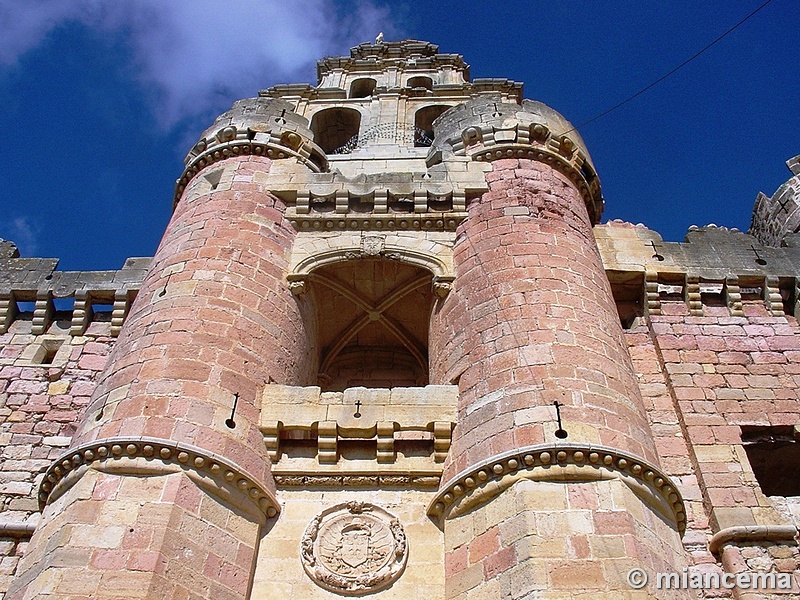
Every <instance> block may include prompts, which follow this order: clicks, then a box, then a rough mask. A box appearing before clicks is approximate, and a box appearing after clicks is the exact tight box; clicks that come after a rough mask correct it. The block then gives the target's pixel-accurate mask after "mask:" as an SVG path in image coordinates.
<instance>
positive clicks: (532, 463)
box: [428, 443, 686, 534]
mask: <svg viewBox="0 0 800 600" xmlns="http://www.w3.org/2000/svg"><path fill="white" fill-rule="evenodd" d="M568 467H569V468H573V469H574V468H576V467H577V468H579V469H582V468H586V469H604V470H606V471H611V472H615V473H617V474H619V475H620V476H622V477H630V478H632V479H633V480H635V481H636V483H637V484H639V485H641V486H643V487H645V488H647V489H649V490H650V491H651V492H653V493H655V494H657V495H658V497H660V498H661V501H662V502H663V505H664V506H665V507H669V508H670V509H671V511H672V516H673V517H674V519H675V522H676V524H677V526H678V530H679V531H680V532H681V534H683V532H684V530H685V529H686V508H685V506H684V503H683V498H682V497H681V495H680V492H679V491H678V489H677V487H676V486H675V485H674V484H673V483H672V482H671V480H670V479H669V477H668V476H667V475H665V474H664V473H663V472H662V471H661V470H660V469H659V468H658V467H655V466H653V465H651V464H650V463H648V462H647V461H645V460H644V459H642V458H640V457H638V456H635V455H633V454H629V453H627V452H623V451H620V450H617V449H614V448H607V447H605V446H591V445H580V444H572V443H564V444H557V445H539V446H530V447H528V448H523V449H520V450H516V451H513V452H507V453H504V454H501V455H498V456H494V457H492V458H489V459H487V460H485V461H482V462H481V463H479V464H477V465H475V466H474V467H471V468H470V469H468V470H466V471H463V472H462V473H460V474H458V475H457V476H456V477H454V478H453V479H451V480H450V482H449V483H447V484H446V485H444V486H443V487H441V488H440V490H439V493H438V494H436V496H435V498H434V499H433V501H432V502H431V503H430V505H429V508H428V514H429V515H430V516H431V518H433V519H434V520H435V521H437V522H439V523H440V524H441V523H442V522H443V521H444V520H445V519H446V518H447V517H448V515H449V514H450V513H451V512H452V511H453V510H457V507H458V505H459V504H460V503H461V502H462V501H464V500H465V499H466V498H468V497H470V496H475V495H480V493H481V490H482V488H484V486H486V485H487V484H489V483H490V482H499V481H501V480H503V479H505V478H507V477H517V478H521V479H531V480H553V479H554V477H552V475H550V476H548V475H546V474H545V472H544V470H552V469H566V468H568ZM551 472H552V471H551ZM570 475H571V477H572V476H574V475H575V472H574V471H573V472H572V473H570ZM594 479H597V477H592V476H590V474H589V473H588V472H587V476H586V480H587V481H591V480H594Z"/></svg>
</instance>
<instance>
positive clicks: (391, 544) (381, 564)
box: [300, 502, 408, 595]
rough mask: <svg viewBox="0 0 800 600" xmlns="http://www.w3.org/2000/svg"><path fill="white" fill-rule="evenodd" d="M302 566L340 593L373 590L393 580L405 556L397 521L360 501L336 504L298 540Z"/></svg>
mask: <svg viewBox="0 0 800 600" xmlns="http://www.w3.org/2000/svg"><path fill="white" fill-rule="evenodd" d="M300 556H301V559H302V561H303V567H304V568H305V570H306V573H307V574H308V576H309V577H311V579H313V580H314V582H315V583H317V584H318V585H320V586H322V587H324V588H326V589H328V590H331V591H334V592H339V593H340V594H348V595H358V594H365V593H368V592H374V591H376V590H379V589H381V588H384V587H386V586H387V585H389V584H390V583H392V582H393V581H395V580H396V579H397V578H398V577H400V575H401V574H402V572H403V569H404V568H405V566H406V560H407V557H408V542H407V541H406V534H405V532H404V531H403V527H402V525H400V521H399V520H398V519H397V518H396V517H395V516H393V515H391V514H389V513H388V512H386V511H385V510H383V509H382V508H379V507H377V506H375V505H374V504H367V503H364V502H348V503H346V504H338V505H336V506H333V507H331V508H329V509H327V510H324V511H323V512H321V513H320V514H319V515H317V516H316V517H314V519H313V520H312V521H311V523H309V524H308V527H306V530H305V533H303V538H302V541H301V542H300Z"/></svg>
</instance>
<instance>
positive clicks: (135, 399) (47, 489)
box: [9, 100, 317, 598]
mask: <svg viewBox="0 0 800 600" xmlns="http://www.w3.org/2000/svg"><path fill="white" fill-rule="evenodd" d="M276 104H281V105H282V104H283V103H273V104H272V105H270V103H269V102H264V101H261V100H252V101H244V102H243V103H237V107H238V108H239V109H240V110H239V111H238V112H239V113H241V114H245V115H248V114H249V115H252V114H253V113H255V112H257V113H258V114H257V115H256V116H257V117H261V119H260V120H259V119H255V121H258V123H253V122H248V123H240V122H235V121H236V117H237V116H240V117H241V114H238V115H237V114H236V113H237V111H236V110H234V111H233V113H234V114H231V113H226V115H223V117H222V118H221V119H220V120H218V122H217V125H216V126H215V127H214V128H212V130H213V131H212V130H209V132H210V133H209V132H207V133H209V136H208V137H206V136H204V139H203V140H202V141H201V143H200V144H198V146H196V147H195V151H194V154H193V155H190V157H189V166H188V167H187V172H188V173H189V176H184V178H182V179H181V180H180V182H179V188H180V192H181V194H180V200H179V202H178V203H177V206H176V209H175V213H174V215H173V217H172V220H171V222H170V224H169V226H168V227H167V230H166V233H165V235H164V238H163V240H162V242H161V245H160V247H159V249H158V251H157V253H156V255H155V257H154V259H153V262H152V265H151V270H150V273H149V275H148V277H147V278H146V280H145V281H144V283H143V285H142V289H141V291H140V293H139V295H138V297H137V299H136V301H135V303H134V306H133V308H132V310H131V314H130V316H129V319H128V321H127V323H126V325H125V327H124V328H123V331H122V333H121V335H120V338H119V341H118V343H117V345H116V346H115V348H114V351H113V353H112V356H111V357H110V361H109V366H108V368H107V369H106V371H105V373H104V374H103V376H102V379H101V381H100V384H99V386H98V388H97V391H96V393H95V394H94V396H93V400H92V404H91V405H90V407H89V408H88V410H87V412H86V414H85V416H84V421H83V423H82V424H81V425H80V427H79V429H78V432H77V434H76V436H75V437H74V438H73V444H72V447H71V449H70V451H69V452H68V453H67V454H66V455H64V457H63V459H62V460H60V461H58V462H57V463H56V464H54V465H53V466H51V468H50V469H49V470H48V472H47V474H46V478H45V479H46V480H45V483H44V484H43V486H42V493H41V495H40V500H41V501H42V503H43V504H44V503H47V507H46V508H45V512H44V516H43V523H42V526H41V527H40V530H39V531H38V532H37V534H36V536H35V537H34V539H33V542H32V544H31V546H30V549H29V552H28V554H26V556H25V562H24V563H23V565H22V567H21V569H20V570H21V577H20V578H18V579H17V583H18V588H17V589H12V591H11V592H10V593H9V598H17V597H22V594H23V591H24V590H25V587H24V586H27V587H28V593H30V590H31V589H35V590H39V589H40V587H41V586H43V585H44V586H46V588H47V590H49V592H50V593H52V594H53V596H52V597H58V598H71V597H76V596H81V597H84V596H91V597H94V598H103V597H111V596H113V597H119V596H120V595H124V596H125V597H130V598H135V597H140V598H153V597H156V596H157V595H158V596H160V597H169V598H172V597H182V596H181V594H184V593H188V594H193V593H195V590H193V588H196V587H197V586H201V587H203V589H204V591H203V593H202V594H201V595H202V596H203V597H220V598H222V597H225V598H235V597H240V598H241V597H244V596H245V595H246V594H247V590H248V587H249V585H250V578H251V575H252V572H253V569H254V561H255V554H256V550H257V548H258V543H259V535H260V528H261V526H262V525H263V524H264V523H266V521H267V519H269V518H271V517H274V516H275V515H276V514H277V511H278V505H277V501H276V499H275V495H274V490H275V485H274V481H273V478H272V475H271V473H270V462H269V459H268V457H267V452H266V447H265V445H264V442H263V435H262V434H261V432H260V431H259V429H258V425H259V419H258V417H259V411H260V404H259V403H260V398H259V392H260V390H261V389H262V388H263V386H264V385H265V384H266V383H268V382H277V383H282V384H293V385H307V384H308V383H309V382H311V381H313V379H314V378H315V377H316V373H317V366H316V361H317V355H316V352H315V351H313V349H312V347H311V344H312V343H313V342H312V341H311V340H312V337H311V336H310V335H309V334H308V331H307V329H308V328H309V327H313V323H314V316H313V315H311V314H309V315H303V314H301V313H302V312H303V304H302V302H303V301H302V300H299V299H296V298H295V297H294V296H293V295H292V293H291V292H290V291H289V288H288V286H287V285H286V281H285V275H286V266H287V262H288V257H289V253H290V250H291V245H292V241H293V239H294V236H295V231H294V229H293V228H292V227H291V226H290V225H289V223H288V221H286V220H285V219H284V211H285V205H284V203H283V201H281V200H280V199H279V198H277V197H276V196H274V195H273V194H271V193H270V192H269V190H267V189H264V186H263V181H262V180H263V178H264V177H266V175H267V174H268V173H269V172H270V169H271V168H272V167H273V165H274V162H273V159H278V158H284V157H285V156H288V155H291V154H292V153H293V152H296V151H297V150H298V149H302V137H303V134H304V133H307V129H306V131H305V132H303V131H302V128H303V127H304V124H303V122H302V121H304V120H302V119H301V118H300V117H298V116H297V115H293V116H291V115H289V113H288V112H287V111H286V107H285V106H276ZM237 107H235V109H236V108H237ZM241 109H245V110H241ZM240 120H241V119H240ZM253 120H254V119H252V118H251V119H250V121H253ZM287 123H289V127H286V124H287ZM254 128H255V129H254ZM298 130H300V133H298ZM240 134H243V135H240ZM309 135H310V134H309ZM309 135H306V136H305V137H306V138H308V137H309ZM237 136H239V137H241V138H242V139H241V140H238V142H237ZM237 144H238V145H237ZM281 144H287V146H286V147H283V146H282V145H281ZM301 168H302V167H301ZM54 540H59V542H58V543H55V542H54ZM209 540H213V541H214V543H213V544H209V543H208V542H209ZM48 567H50V570H49V572H48V574H47V576H46V577H39V575H40V574H42V573H43V571H44V570H45V569H46V568H48ZM42 589H44V588H42ZM207 594H210V596H209V595H207ZM187 597H188V596H187ZM192 597H194V596H192Z"/></svg>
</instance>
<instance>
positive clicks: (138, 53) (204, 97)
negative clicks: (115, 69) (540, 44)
mask: <svg viewBox="0 0 800 600" xmlns="http://www.w3.org/2000/svg"><path fill="white" fill-rule="evenodd" d="M353 6H354V7H356V12H355V13H351V14H349V15H346V16H343V15H339V14H337V10H336V5H335V3H334V1H333V0H234V1H226V2H221V1H218V0H169V1H165V0H139V1H137V2H122V1H119V0H111V1H105V0H27V1H26V2H19V1H17V0H0V64H6V65H9V64H13V63H14V62H15V61H16V60H17V59H18V58H19V57H20V56H21V55H22V54H24V53H25V52H27V51H29V50H31V49H33V48H35V47H36V46H38V45H39V44H41V42H42V41H43V40H44V39H45V36H46V35H47V34H48V33H49V32H51V31H52V30H53V29H54V28H56V27H58V26H59V25H61V24H63V23H66V22H70V21H72V22H79V23H82V24H84V25H85V26H87V27H90V28H92V29H94V30H97V31H102V32H120V31H122V32H125V33H126V34H127V35H128V36H129V41H130V46H131V49H132V51H133V57H132V60H133V63H134V65H135V67H136V69H137V72H138V74H139V77H140V78H141V81H142V83H143V84H145V85H146V86H148V88H150V90H151V91H152V93H153V98H154V102H155V103H156V109H155V113H156V115H157V117H158V119H159V121H160V122H161V123H162V124H163V125H165V126H170V125H173V124H174V123H176V122H177V121H178V120H179V119H180V118H182V117H185V116H189V115H193V114H199V113H202V112H205V111H208V110H209V109H215V110H216V109H219V108H220V106H221V105H220V102H221V101H222V99H224V101H223V102H222V103H223V104H225V103H228V104H229V103H230V99H231V98H240V97H245V96H248V95H254V94H255V93H256V91H257V90H258V89H259V88H263V87H266V86H268V85H270V84H273V83H276V82H292V81H305V80H308V79H309V78H310V77H314V69H313V65H314V63H315V61H316V60H317V59H318V58H320V57H322V56H325V55H328V54H339V53H342V52H346V50H347V48H348V47H349V46H352V45H354V44H358V43H361V42H365V41H368V40H371V39H374V37H375V35H376V34H377V33H378V31H381V30H383V31H387V32H389V31H391V30H392V27H391V24H390V23H388V22H387V21H388V19H389V10H388V9H387V8H384V7H381V6H378V5H376V4H374V3H373V2H371V1H364V2H357V3H355V2H354V3H353ZM222 108H227V106H222Z"/></svg>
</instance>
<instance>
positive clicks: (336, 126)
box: [311, 108, 361, 154]
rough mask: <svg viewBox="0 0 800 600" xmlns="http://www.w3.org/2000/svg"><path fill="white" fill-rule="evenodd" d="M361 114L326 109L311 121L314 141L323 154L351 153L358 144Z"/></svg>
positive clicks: (347, 109) (338, 109) (339, 109)
mask: <svg viewBox="0 0 800 600" xmlns="http://www.w3.org/2000/svg"><path fill="white" fill-rule="evenodd" d="M360 125H361V113H360V112H358V111H357V110H355V109H352V108H327V109H325V110H321V111H319V112H318V113H315V114H314V116H313V117H312V119H311V131H312V132H313V133H314V141H315V142H316V143H317V145H318V146H319V147H320V148H322V150H323V151H324V152H325V154H346V153H348V152H352V150H353V148H355V146H356V144H357V143H358V128H359V126H360Z"/></svg>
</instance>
